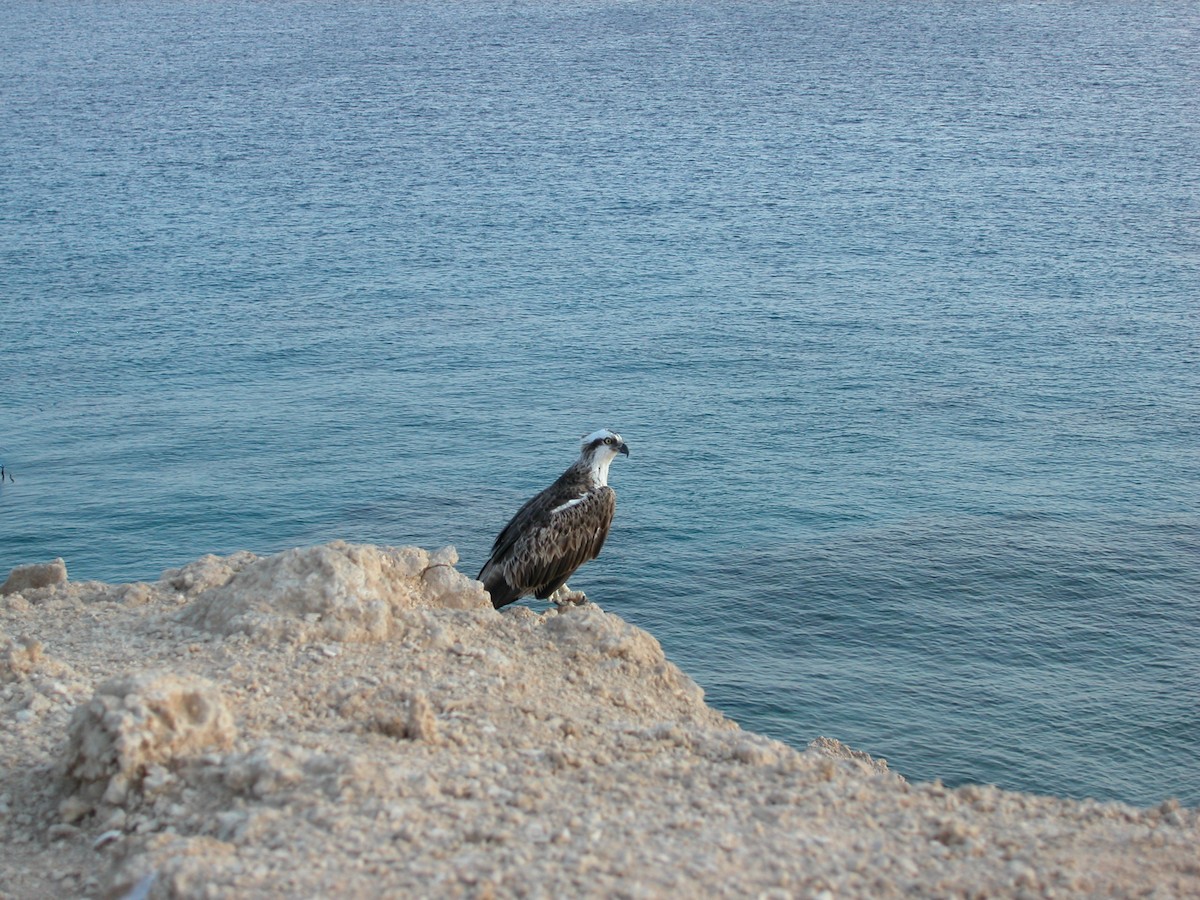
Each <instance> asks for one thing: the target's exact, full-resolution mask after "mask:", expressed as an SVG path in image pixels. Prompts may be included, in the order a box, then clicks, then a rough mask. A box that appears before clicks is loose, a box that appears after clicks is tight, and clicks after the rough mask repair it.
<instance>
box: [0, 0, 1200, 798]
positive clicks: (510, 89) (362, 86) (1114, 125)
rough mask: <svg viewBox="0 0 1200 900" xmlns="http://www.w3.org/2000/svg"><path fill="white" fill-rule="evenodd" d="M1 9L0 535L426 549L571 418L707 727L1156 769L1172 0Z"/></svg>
mask: <svg viewBox="0 0 1200 900" xmlns="http://www.w3.org/2000/svg"><path fill="white" fill-rule="evenodd" d="M0 16H2V17H3V21H4V23H5V27H4V28H3V29H0V85H2V87H0V461H3V463H4V465H5V466H6V468H7V471H8V472H9V473H10V474H11V476H12V478H13V479H14V480H13V481H9V482H6V483H5V484H4V486H3V487H2V488H0V575H2V574H3V571H2V570H6V569H7V567H9V566H12V565H17V564H19V563H25V562H30V561H38V560H44V559H48V558H51V557H54V556H59V555H61V556H63V557H65V558H66V560H67V562H68V565H69V567H70V571H71V574H72V577H73V578H77V579H89V578H99V579H104V580H109V581H129V580H136V579H153V578H156V577H157V576H158V574H159V573H160V571H161V570H162V569H163V568H166V567H170V566H176V565H179V564H181V563H183V562H186V561H188V560H190V559H193V558H195V557H197V556H199V555H201V554H204V553H209V552H215V553H227V552H231V551H233V550H236V549H241V548H248V549H252V550H255V551H256V552H259V553H268V552H272V551H276V550H279V549H283V548H286V547H290V546H295V545H301V544H310V543H315V542H321V541H327V540H331V539H334V538H344V539H348V540H355V541H369V542H372V543H381V544H405V543H416V544H420V545H422V546H426V547H430V548H434V547H438V546H441V545H444V544H455V545H456V546H457V547H458V549H459V551H460V554H461V556H462V558H463V564H462V568H463V569H464V570H465V571H467V572H469V573H470V574H474V572H475V571H476V570H477V568H478V566H479V565H480V564H481V563H482V561H483V559H484V558H485V556H486V554H487V549H488V545H489V544H490V542H491V539H492V537H493V536H494V535H495V533H496V531H497V530H498V529H499V527H500V526H501V525H502V524H503V523H504V521H505V520H506V519H507V517H508V516H509V515H511V513H512V512H513V511H515V509H516V508H517V506H518V505H519V504H520V503H521V502H522V501H523V500H524V499H526V498H527V497H528V496H529V495H530V494H531V493H533V492H534V491H536V490H538V489H539V488H541V487H542V486H544V485H545V484H547V483H548V482H549V481H550V480H551V479H552V478H553V477H554V476H555V475H557V474H558V472H559V471H561V469H562V468H564V467H565V466H566V465H567V464H568V463H569V462H570V461H571V459H572V458H573V456H574V454H575V452H576V449H577V438H578V436H579V435H580V434H582V433H584V432H585V431H591V430H593V429H595V428H597V427H600V426H608V427H612V428H615V429H617V430H619V431H620V432H621V433H622V434H623V435H624V436H625V438H626V440H627V441H628V442H629V444H630V446H631V447H632V450H633V456H632V459H631V460H629V461H628V462H627V461H625V460H624V459H622V460H619V461H618V462H617V463H616V464H615V465H614V469H613V473H612V481H613V484H614V486H615V487H616V488H617V490H618V493H619V495H620V502H619V509H618V513H617V520H616V523H615V525H614V528H613V532H612V535H611V537H610V540H609V544H608V546H607V547H606V548H605V551H604V554H603V555H602V556H601V557H600V559H599V560H597V561H595V562H594V563H591V564H590V565H589V566H588V567H587V568H585V569H584V570H582V571H581V572H580V573H579V574H578V575H577V576H576V577H575V578H573V579H572V586H573V587H576V588H580V589H583V590H586V591H587V592H588V594H589V595H590V596H591V597H593V599H595V600H596V601H598V602H599V603H600V604H601V605H602V606H604V607H605V608H606V609H608V610H610V611H612V612H615V613H618V614H619V615H621V616H623V617H624V618H626V619H628V620H629V621H631V622H634V623H636V624H637V625H640V626H642V627H645V628H647V629H649V630H650V631H651V632H653V633H654V634H655V635H656V636H657V637H658V638H659V639H660V640H661V642H662V644H663V646H664V648H665V649H666V651H667V653H668V655H669V656H670V657H671V658H672V659H673V660H674V661H676V662H677V663H679V664H680V665H681V666H682V667H683V668H684V669H685V670H686V671H687V672H689V673H690V674H691V675H692V676H693V677H694V678H695V679H696V680H697V681H698V682H699V683H700V684H701V685H702V686H703V687H704V688H705V689H706V691H707V695H708V698H709V701H710V702H711V703H712V704H714V705H715V706H717V707H718V708H720V709H722V710H725V711H726V712H728V713H729V714H730V715H732V716H733V717H735V718H736V719H737V720H738V721H740V722H741V723H742V724H743V725H744V726H746V727H748V728H752V729H755V730H758V731H762V732H765V733H767V734H769V735H772V736H774V737H777V738H780V739H782V740H785V741H788V742H790V743H792V744H794V745H796V746H803V745H804V744H805V743H806V742H807V741H809V740H810V739H812V738H813V737H815V736H817V735H819V734H826V735H831V736H835V737H838V738H841V739H842V740H844V741H846V742H848V743H850V744H852V745H854V746H857V747H860V748H862V749H864V750H867V751H869V752H871V753H873V754H876V755H880V756H884V757H886V758H887V759H888V760H889V761H890V763H891V765H892V766H893V767H894V768H895V769H897V770H898V771H900V772H901V773H903V774H904V775H906V776H908V777H910V778H914V779H929V778H934V777H941V778H943V779H944V780H945V781H946V782H947V783H949V784H960V783H964V782H992V783H996V784H999V785H1001V786H1003V787H1006V788H1013V789H1021V790H1034V791H1043V792H1050V793H1054V794H1058V795H1062V796H1072V797H1081V796H1092V797H1098V798H1103V799H1109V798H1112V799H1120V800H1126V801H1130V802H1136V803H1153V802H1156V801H1158V800H1160V799H1162V798H1163V797H1166V796H1170V795H1175V796H1178V797H1180V798H1181V799H1183V800H1184V801H1185V802H1187V803H1189V804H1193V805H1195V804H1200V763H1198V762H1197V760H1200V603H1198V600H1200V200H1198V198H1200V149H1198V148H1200V125H1198V122H1200V102H1198V98H1200V13H1198V12H1197V9H1196V7H1194V6H1193V5H1190V4H1181V3H1176V2H1154V0H1150V2H1145V3H1138V4H1132V3H1125V2H1115V0H1114V2H1105V0H1094V2H1074V0H1062V2H989V3H968V2H950V0H947V2H930V3H925V2H922V3H916V2H912V3H908V2H891V0H888V2H883V0H865V2H854V3H847V2H821V0H815V2H771V0H767V2H755V3H729V2H719V3H718V2H707V0H699V2H687V3H683V2H670V0H664V2H654V0H619V2H618V0H559V2H548V0H547V2H542V0H504V2H499V0H496V2H485V0H463V2H428V0H410V2H398V3H397V2H387V3H384V2H374V0H361V2H352V3H333V2H299V0H297V2H284V0H264V2H256V3H253V4H244V3H234V2H226V0H206V2H193V0H179V2H162V0H155V2H149V3H142V2H139V3H133V2H125V0H98V2H62V0H44V2H30V0H0ZM48 651H49V652H51V653H53V647H48Z"/></svg>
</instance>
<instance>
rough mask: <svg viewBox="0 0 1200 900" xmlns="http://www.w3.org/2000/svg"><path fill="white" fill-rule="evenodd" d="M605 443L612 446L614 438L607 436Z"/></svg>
mask: <svg viewBox="0 0 1200 900" xmlns="http://www.w3.org/2000/svg"><path fill="white" fill-rule="evenodd" d="M604 443H606V444H608V445H609V446H610V447H611V446H612V438H605V439H604Z"/></svg>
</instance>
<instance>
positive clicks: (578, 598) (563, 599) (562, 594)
mask: <svg viewBox="0 0 1200 900" xmlns="http://www.w3.org/2000/svg"><path fill="white" fill-rule="evenodd" d="M550 602H551V603H553V604H554V605H555V606H557V607H559V608H560V609H561V608H562V607H564V606H583V604H585V603H587V602H588V598H587V594H585V593H584V592H583V591H573V590H571V588H570V586H569V585H565V584H564V585H563V586H562V587H560V588H559V589H558V590H556V591H555V592H554V593H553V594H551V595H550Z"/></svg>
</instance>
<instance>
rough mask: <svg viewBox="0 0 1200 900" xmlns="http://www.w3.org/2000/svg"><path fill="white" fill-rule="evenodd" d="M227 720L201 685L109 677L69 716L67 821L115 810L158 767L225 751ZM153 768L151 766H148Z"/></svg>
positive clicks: (211, 689)
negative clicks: (105, 807) (105, 808)
mask: <svg viewBox="0 0 1200 900" xmlns="http://www.w3.org/2000/svg"><path fill="white" fill-rule="evenodd" d="M235 735H236V732H235V729H234V724H233V717H232V715H230V712H229V709H228V708H227V707H226V705H225V701H224V700H223V699H222V697H221V694H220V692H219V691H218V690H217V688H216V687H215V686H214V685H213V684H212V683H211V682H210V681H208V680H207V679H204V678H199V677H195V676H187V675H173V674H169V673H155V672H148V673H139V674H134V675H123V676H119V677H117V678H113V679H110V680H109V681H107V682H105V683H104V684H103V685H101V686H100V688H99V690H97V691H96V693H95V695H94V696H93V697H92V699H91V700H89V701H88V702H87V703H85V704H83V705H82V706H80V707H79V708H77V709H76V710H75V713H74V715H73V716H72V717H71V724H70V726H69V733H68V738H67V748H66V752H65V754H64V756H63V759H62V772H63V775H64V777H65V780H66V786H67V789H68V791H69V793H70V796H68V798H67V800H66V801H64V803H63V804H62V807H61V809H62V813H63V815H64V817H65V818H67V819H68V820H75V819H79V818H82V817H83V816H84V815H87V814H88V813H89V812H91V811H92V810H94V809H98V808H100V807H101V806H103V805H105V804H107V805H110V806H120V805H122V804H123V803H124V802H125V800H126V797H127V795H128V794H129V792H130V791H135V790H140V789H141V787H142V781H143V779H145V778H146V777H147V774H148V773H155V772H157V773H159V777H160V778H162V777H163V772H162V769H161V765H165V764H169V763H170V762H171V761H172V760H174V759H178V758H181V757H188V756H193V755H195V754H198V753H200V752H201V751H204V750H207V749H210V748H214V747H216V748H224V747H228V746H229V745H230V744H231V743H232V742H233V739H234V737H235ZM156 764H159V765H158V766H157V767H156Z"/></svg>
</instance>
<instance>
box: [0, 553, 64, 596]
mask: <svg viewBox="0 0 1200 900" xmlns="http://www.w3.org/2000/svg"><path fill="white" fill-rule="evenodd" d="M66 580H67V564H66V563H65V562H64V561H63V558H62V557H61V556H60V557H59V558H58V559H55V560H53V561H51V562H48V563H32V564H30V565H27V566H17V567H16V568H15V569H13V570H12V571H11V572H10V573H9V575H8V579H7V580H6V581H5V582H4V584H2V585H0V595H3V594H16V593H18V592H20V591H34V590H37V589H38V588H47V587H54V585H56V584H63V583H64V582H66Z"/></svg>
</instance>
